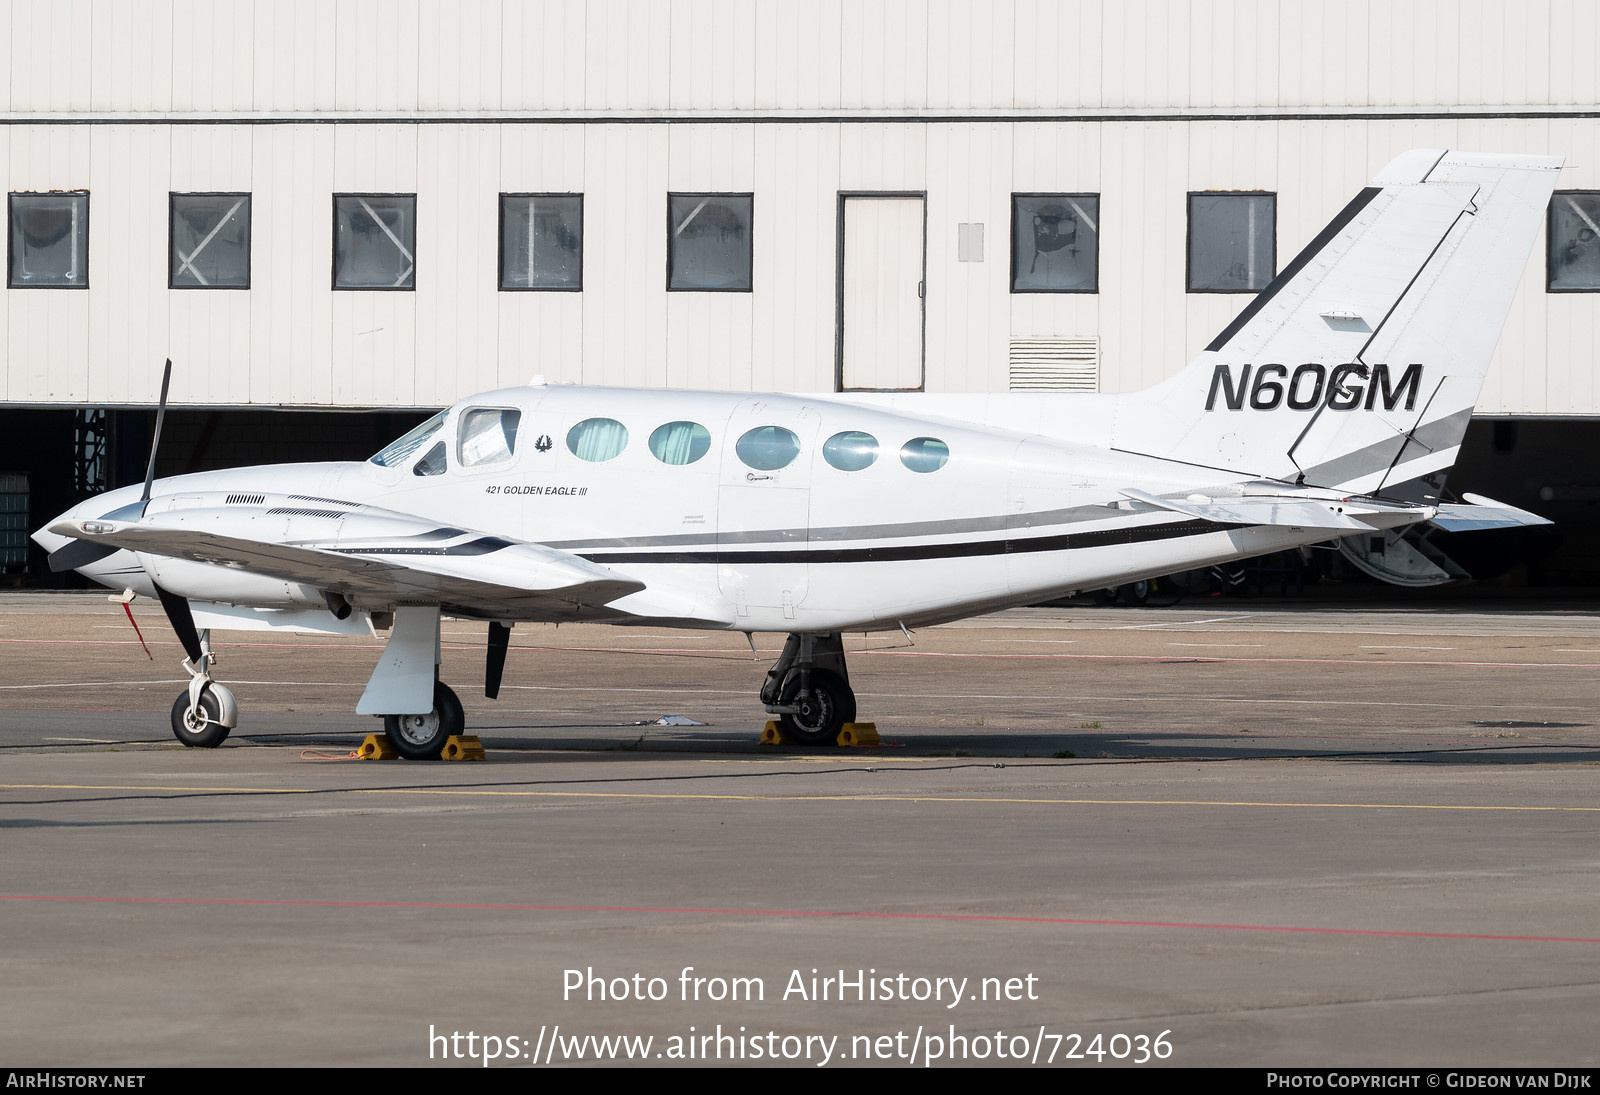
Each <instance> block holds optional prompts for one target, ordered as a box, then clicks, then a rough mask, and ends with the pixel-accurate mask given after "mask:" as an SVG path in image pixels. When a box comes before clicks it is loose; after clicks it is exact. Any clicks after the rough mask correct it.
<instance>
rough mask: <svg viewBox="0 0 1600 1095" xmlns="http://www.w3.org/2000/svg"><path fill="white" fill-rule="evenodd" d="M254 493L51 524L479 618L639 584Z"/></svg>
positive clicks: (381, 518)
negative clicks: (241, 501) (239, 500)
mask: <svg viewBox="0 0 1600 1095" xmlns="http://www.w3.org/2000/svg"><path fill="white" fill-rule="evenodd" d="M230 497H238V496H230ZM256 499H262V501H261V502H260V503H257V504H253V505H248V506H241V505H229V504H227V503H226V502H225V500H224V499H223V498H221V497H220V496H219V497H218V498H216V499H214V500H213V499H193V500H185V501H191V502H198V503H199V504H189V505H185V506H184V507H183V508H169V509H166V510H164V511H161V512H154V513H148V514H146V515H145V516H144V517H142V518H136V519H132V520H112V519H110V518H101V519H98V520H80V521H62V522H59V523H58V524H56V525H53V526H52V527H51V531H52V532H55V533H58V534H60V535H63V536H73V537H77V538H78V539H80V540H86V541H90V542H95V543H102V544H107V545H110V546H112V547H117V548H126V549H127V550H129V551H135V552H142V553H145V554H149V555H158V556H166V557H170V558H174V559H188V560H192V561H194V562H199V563H210V564H214V565H217V566H221V567H227V568H230V569H235V570H239V571H247V572H250V573H252V574H259V575H266V576H267V577H269V578H276V579H281V580H283V581H285V582H297V583H302V584H304V585H307V586H312V587H315V588H317V589H321V590H327V591H329V592H333V593H341V594H344V595H345V596H347V597H350V598H358V599H360V600H361V601H363V602H365V603H366V604H368V605H383V606H389V605H394V604H397V603H402V602H407V601H409V602H417V603H423V604H438V605H439V606H440V607H441V608H442V609H443V610H444V611H445V612H447V613H450V614H452V615H460V616H475V617H479V618H487V619H501V620H506V619H548V618H551V617H555V618H560V619H570V618H572V617H573V616H575V615H577V614H578V612H579V611H580V610H593V609H598V608H600V606H603V605H606V604H608V603H609V602H611V601H614V600H616V599H618V598H620V597H625V596H627V595H629V594H633V593H638V592H639V591H641V590H643V589H644V588H645V586H644V583H642V582H639V581H636V580H634V579H632V578H629V577H627V576H625V575H622V574H619V573H617V572H616V571H614V570H611V569H609V568H607V567H603V566H600V565H598V564H596V563H591V562H589V561H588V560H586V559H581V558H579V557H578V556H576V555H572V554H570V553H568V552H565V551H559V550H556V549H554V548H548V547H543V546H541V545H539V544H530V543H525V542H521V541H516V540H510V539H507V538H505V537H502V536H491V535H487V534H484V533H480V532H473V531H470V530H466V529H459V528H450V527H443V526H441V525H440V523H439V522H437V521H432V520H428V519H425V518H420V517H415V516H412V515H409V514H402V513H395V512H392V511H386V510H379V509H375V508H373V507H370V506H359V507H353V508H338V509H336V508H332V507H327V508H323V507H319V506H317V505H314V504H307V502H306V501H290V500H287V499H283V500H279V499H273V498H272V496H261V495H255V496H250V500H251V502H255V500H256ZM159 501H161V500H158V502H159ZM213 501H214V502H215V503H216V504H209V503H212V502H213ZM274 502H281V504H273V503H274ZM218 599H221V598H218Z"/></svg>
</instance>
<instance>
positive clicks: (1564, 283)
mask: <svg viewBox="0 0 1600 1095" xmlns="http://www.w3.org/2000/svg"><path fill="white" fill-rule="evenodd" d="M1548 235H1549V240H1550V255H1549V262H1548V264H1547V267H1546V269H1547V273H1548V280H1547V281H1546V283H1545V288H1546V289H1547V290H1549V291H1550V292H1552V293H1573V292H1577V293H1585V292H1588V293H1592V292H1596V291H1600V190H1558V191H1556V192H1555V195H1554V196H1553V197H1552V198H1551V199H1550V231H1549V233H1548Z"/></svg>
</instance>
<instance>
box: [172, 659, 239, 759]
mask: <svg viewBox="0 0 1600 1095" xmlns="http://www.w3.org/2000/svg"><path fill="white" fill-rule="evenodd" d="M199 639H200V656H199V657H198V658H196V659H194V660H193V661H191V660H190V659H188V658H185V659H184V660H183V668H184V669H185V670H187V671H188V673H189V687H188V688H187V689H185V690H184V691H182V692H180V693H178V698H177V699H176V700H174V701H173V702H172V733H173V735H174V736H175V737H176V738H177V739H178V740H179V741H181V742H182V743H183V744H184V745H187V746H189V747H190V748H194V749H215V748H216V747H217V746H219V745H221V744H222V743H223V742H224V741H226V740H227V739H228V731H230V730H232V729H233V728H234V727H235V726H237V725H239V704H238V702H237V701H236V700H235V699H234V698H233V693H232V692H231V691H230V690H229V689H227V688H226V687H224V686H223V685H220V684H218V683H217V682H216V681H214V680H212V679H211V667H212V665H214V664H216V660H217V655H216V653H215V652H214V651H212V649H211V632H210V631H201V632H200V633H199Z"/></svg>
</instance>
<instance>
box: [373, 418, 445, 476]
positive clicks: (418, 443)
mask: <svg viewBox="0 0 1600 1095" xmlns="http://www.w3.org/2000/svg"><path fill="white" fill-rule="evenodd" d="M445 413H446V412H444V411H440V412H439V413H438V414H436V415H434V416H433V417H432V418H430V419H428V420H427V421H426V422H424V423H422V424H421V425H420V426H416V427H414V428H413V429H411V430H408V431H407V432H406V433H405V434H403V435H402V436H400V437H398V438H396V439H395V440H393V441H391V442H389V443H388V444H387V445H385V446H384V447H383V449H382V451H380V452H379V453H378V454H377V455H375V456H373V457H372V463H374V464H377V465H378V466H379V467H380V468H398V467H401V466H403V465H404V464H405V463H406V461H408V460H410V459H411V455H412V454H413V453H415V452H416V451H417V450H418V449H420V448H422V446H423V445H424V444H426V443H427V441H428V439H429V438H430V437H432V436H433V435H434V434H436V433H438V432H439V427H440V426H443V425H444V416H445Z"/></svg>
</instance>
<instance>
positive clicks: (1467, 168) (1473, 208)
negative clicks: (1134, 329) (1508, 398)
mask: <svg viewBox="0 0 1600 1095" xmlns="http://www.w3.org/2000/svg"><path fill="white" fill-rule="evenodd" d="M1560 168H1561V160H1560V159H1559V158H1556V157H1550V156H1515V155H1492V154H1476V153H1466V152H1443V151H1439V150H1437V149H1422V150H1415V151H1412V152H1408V153H1406V154H1404V155H1402V156H1400V157H1399V158H1397V159H1396V160H1394V162H1392V163H1391V164H1389V166H1388V167H1386V168H1384V170H1383V171H1381V172H1379V174H1378V176H1377V177H1376V178H1375V179H1373V181H1372V183H1371V184H1370V185H1369V186H1367V187H1366V188H1365V189H1363V190H1362V191H1361V192H1360V193H1359V194H1357V195H1356V197H1355V198H1354V199H1352V200H1351V202H1350V203H1349V204H1348V205H1346V206H1345V207H1344V209H1342V210H1341V211H1340V212H1339V214H1338V215H1337V216H1336V217H1334V219H1333V220H1332V221H1331V222H1330V223H1329V224H1328V226H1327V227H1326V228H1325V229H1323V231H1322V232H1321V233H1320V234H1319V235H1318V236H1317V238H1316V239H1314V240H1312V241H1311V243H1310V244H1309V245H1308V246H1307V247H1306V248H1305V250H1303V251H1302V252H1301V253H1300V254H1299V255H1298V256H1296V258H1295V259H1294V261H1293V262H1291V263H1290V264H1289V265H1288V266H1286V267H1285V268H1284V270H1283V272H1282V273H1280V274H1279V275H1278V276H1277V277H1276V278H1275V279H1273V281H1272V283H1271V284H1270V285H1268V286H1267V288H1266V289H1264V290H1263V291H1262V292H1261V294H1260V295H1259V296H1257V297H1256V298H1255V299H1254V300H1252V301H1251V302H1250V304H1249V305H1248V306H1247V307H1246V308H1245V309H1244V311H1243V312H1241V313H1240V314H1239V316H1238V318H1237V319H1235V320H1234V321H1233V322H1232V323H1230V324H1229V325H1228V326H1227V328H1225V329H1224V330H1223V331H1222V332H1221V333H1220V334H1219V335H1217V337H1216V338H1215V339H1213V340H1212V342H1211V344H1210V345H1208V346H1207V347H1206V348H1205V349H1204V350H1203V351H1201V353H1200V355H1199V357H1197V358H1196V359H1195V360H1194V361H1193V362H1191V363H1190V364H1189V365H1188V367H1186V368H1185V369H1184V370H1183V371H1182V372H1180V373H1179V374H1178V375H1176V376H1174V377H1172V378H1170V379H1169V380H1167V381H1165V382H1164V383H1162V384H1159V385H1156V386H1155V387H1153V388H1150V389H1147V390H1146V391H1143V392H1137V393H1132V394H1130V395H1127V396H1124V397H1121V398H1120V399H1119V400H1118V402H1117V420H1116V425H1115V440H1114V445H1115V447H1116V448H1119V449H1124V450H1129V451H1135V452H1141V453H1147V454H1149V455H1152V456H1161V457H1168V458H1171V459H1176V460H1182V461H1185V462H1188V463H1192V464H1199V465H1204V466H1208V467H1215V468H1220V469H1224V470H1228V471H1234V472H1245V473H1249V474H1254V475H1258V476H1262V477H1267V478H1273V479H1282V480H1287V481H1290V482H1300V483H1304V484H1306V485H1308V486H1317V487H1331V488H1335V489H1340V490H1346V491H1350V492H1352V493H1380V492H1383V493H1395V492H1400V491H1402V490H1404V491H1405V492H1411V491H1412V490H1413V488H1414V487H1416V486H1417V485H1418V484H1419V482H1420V484H1421V492H1420V496H1421V497H1427V496H1428V494H1430V493H1436V490H1434V489H1431V488H1430V487H1429V485H1428V481H1429V480H1430V478H1431V479H1433V480H1434V487H1436V486H1437V483H1438V482H1439V481H1440V479H1439V473H1441V472H1443V471H1444V470H1446V469H1448V468H1449V467H1450V465H1451V464H1452V463H1453V462H1454V460H1455V456H1456V451H1457V449H1458V448H1459V446H1460V444H1461V438H1462V435H1463V434H1464V433H1465V431H1466V427H1467V420H1468V418H1469V417H1471V414H1472V408H1473V405H1474V404H1475V403H1476V402H1477V398H1478V393H1479V391H1480V390H1481V388H1482V386H1483V378H1484V374H1485V373H1486V372H1487V371H1488V368H1489V359H1490V357H1491V356H1492V355H1493V353H1494V347H1495V343H1496V342H1497V341H1498V340H1499V337H1500V330H1501V328H1502V327H1503V326H1504V324H1505V319H1506V315H1507V313H1508V312H1509V310H1510V308H1511V300H1512V297H1513V295H1514V294H1515V292H1516V288H1517V284H1518V282H1519V281H1520V280H1521V277H1522V273H1523V269H1524V268H1525V266H1526V264H1527V260H1528V252H1529V250H1530V248H1531V247H1532V245H1533V242H1534V240H1535V239H1536V238H1537V236H1538V232H1539V226H1540V224H1541V222H1542V219H1543V216H1544V212H1545V208H1546V206H1547V205H1548V204H1549V201H1550V194H1551V191H1552V190H1553V189H1554V187H1555V180H1556V175H1557V173H1558V172H1559V171H1560ZM1402 485H1405V486H1404V487H1402Z"/></svg>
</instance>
